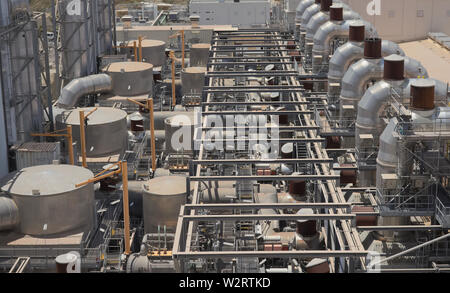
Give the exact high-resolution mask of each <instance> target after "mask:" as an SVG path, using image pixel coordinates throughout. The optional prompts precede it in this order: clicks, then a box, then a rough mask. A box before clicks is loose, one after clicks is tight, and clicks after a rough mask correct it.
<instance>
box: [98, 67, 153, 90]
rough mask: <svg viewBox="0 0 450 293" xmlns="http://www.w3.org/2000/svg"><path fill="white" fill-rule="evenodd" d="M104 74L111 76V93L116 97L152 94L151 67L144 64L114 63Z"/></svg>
mask: <svg viewBox="0 0 450 293" xmlns="http://www.w3.org/2000/svg"><path fill="white" fill-rule="evenodd" d="M104 72H105V73H107V74H108V75H109V76H111V79H112V86H113V93H114V94H115V95H118V96H126V97H128V96H139V95H145V94H148V95H152V94H153V65H152V64H150V63H145V62H115V63H111V64H109V65H108V66H107V67H106V68H105V69H104Z"/></svg>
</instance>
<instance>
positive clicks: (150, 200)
mask: <svg viewBox="0 0 450 293" xmlns="http://www.w3.org/2000/svg"><path fill="white" fill-rule="evenodd" d="M187 196H188V192H187V185H186V177H183V176H162V177H157V178H153V179H150V180H148V181H147V182H145V183H144V184H143V185H142V200H143V202H142V203H143V212H144V230H145V233H151V232H156V231H158V225H159V226H160V227H161V231H163V228H164V226H166V228H167V229H169V230H171V231H174V230H175V228H176V226H177V220H178V214H179V212H180V207H181V206H182V205H184V204H185V203H186V199H187Z"/></svg>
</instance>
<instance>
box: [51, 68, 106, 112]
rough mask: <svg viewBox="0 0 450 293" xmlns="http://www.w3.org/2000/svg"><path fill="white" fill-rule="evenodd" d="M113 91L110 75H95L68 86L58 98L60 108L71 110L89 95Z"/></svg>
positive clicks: (77, 80)
mask: <svg viewBox="0 0 450 293" xmlns="http://www.w3.org/2000/svg"><path fill="white" fill-rule="evenodd" d="M110 90H112V80H111V77H110V76H109V75H108V74H95V75H90V76H86V77H82V78H78V79H74V80H72V81H71V82H70V83H69V84H68V85H66V86H65V87H64V88H63V89H62V91H61V95H60V96H59V98H58V101H57V105H58V106H59V107H62V108H65V109H70V108H73V107H75V106H76V105H77V103H78V100H79V99H80V98H82V97H83V96H85V95H88V94H97V93H102V92H106V91H110Z"/></svg>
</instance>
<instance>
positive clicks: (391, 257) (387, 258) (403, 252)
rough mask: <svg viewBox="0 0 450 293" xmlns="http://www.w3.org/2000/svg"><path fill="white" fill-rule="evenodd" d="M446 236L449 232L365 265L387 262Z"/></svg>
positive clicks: (449, 235) (370, 266) (369, 266)
mask: <svg viewBox="0 0 450 293" xmlns="http://www.w3.org/2000/svg"><path fill="white" fill-rule="evenodd" d="M448 237H450V233H449V234H445V235H442V236H440V237H438V238H435V239H432V240H430V241H427V242H425V243H422V244H419V245H417V246H414V247H412V248H409V249H407V250H404V251H402V252H400V253H397V254H394V255H392V256H389V257H386V258H384V259H382V260H380V261H375V262H371V263H369V264H368V265H367V268H368V269H370V268H372V267H374V266H375V265H379V264H381V263H384V262H387V261H389V260H392V259H394V258H397V257H399V256H402V255H405V254H408V253H410V252H413V251H416V250H417V249H419V248H422V247H425V246H427V245H430V244H432V243H435V242H438V241H441V240H444V239H447V238H448Z"/></svg>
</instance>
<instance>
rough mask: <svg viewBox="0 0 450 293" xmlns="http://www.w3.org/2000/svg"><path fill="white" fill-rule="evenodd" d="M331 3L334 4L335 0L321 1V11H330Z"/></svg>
mask: <svg viewBox="0 0 450 293" xmlns="http://www.w3.org/2000/svg"><path fill="white" fill-rule="evenodd" d="M331 5H333V0H322V1H321V2H320V11H325V12H326V11H330V6H331Z"/></svg>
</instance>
